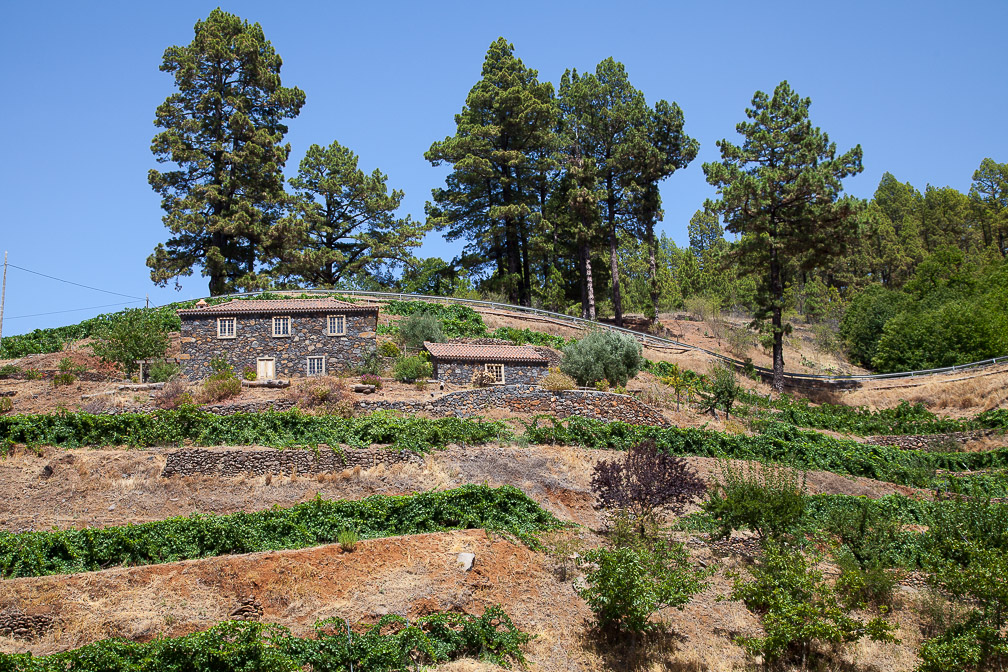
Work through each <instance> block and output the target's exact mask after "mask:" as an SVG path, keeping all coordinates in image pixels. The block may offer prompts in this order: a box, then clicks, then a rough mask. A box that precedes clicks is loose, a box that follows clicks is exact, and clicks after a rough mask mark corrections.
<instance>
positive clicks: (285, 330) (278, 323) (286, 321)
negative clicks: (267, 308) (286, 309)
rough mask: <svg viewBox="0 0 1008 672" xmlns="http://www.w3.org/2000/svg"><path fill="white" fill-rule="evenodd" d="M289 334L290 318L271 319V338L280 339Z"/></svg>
mask: <svg viewBox="0 0 1008 672" xmlns="http://www.w3.org/2000/svg"><path fill="white" fill-rule="evenodd" d="M290 333H291V318H289V317H274V318H273V336H274V337H278V338H279V337H282V336H290Z"/></svg>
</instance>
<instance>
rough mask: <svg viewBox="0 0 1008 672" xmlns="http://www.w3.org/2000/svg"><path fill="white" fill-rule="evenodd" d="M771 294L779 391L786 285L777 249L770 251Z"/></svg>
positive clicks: (781, 385) (775, 379)
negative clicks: (782, 307)
mask: <svg viewBox="0 0 1008 672" xmlns="http://www.w3.org/2000/svg"><path fill="white" fill-rule="evenodd" d="M770 294H771V296H772V298H773V302H774V303H773V312H772V318H771V319H772V321H773V322H772V324H773V337H774V341H773V388H774V389H775V390H777V392H778V393H780V392H782V391H783V390H784V324H783V321H782V319H781V304H782V303H783V301H784V286H783V283H782V282H781V268H780V262H779V261H778V260H777V250H776V249H772V250H771V251H770Z"/></svg>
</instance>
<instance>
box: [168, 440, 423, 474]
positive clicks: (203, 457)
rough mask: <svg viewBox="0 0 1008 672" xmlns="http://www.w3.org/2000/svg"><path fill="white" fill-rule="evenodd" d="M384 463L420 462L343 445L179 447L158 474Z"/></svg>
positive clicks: (405, 454) (404, 454) (313, 470)
mask: <svg viewBox="0 0 1008 672" xmlns="http://www.w3.org/2000/svg"><path fill="white" fill-rule="evenodd" d="M382 462H384V463H385V464H388V465H391V464H401V463H409V462H418V463H421V462H423V457H421V456H420V455H418V454H416V453H414V452H412V451H409V450H380V449H372V448H346V449H344V450H342V451H340V450H333V449H331V448H329V447H327V446H319V449H318V451H317V452H316V451H314V450H310V449H302V448H292V449H285V450H277V449H275V448H269V449H263V450H228V449H214V450H211V449H207V448H182V449H179V450H175V451H172V452H170V453H168V454H167V461H166V462H165V468H164V471H162V472H161V475H162V476H164V477H168V476H175V475H181V476H188V475H192V474H213V475H217V476H240V475H242V474H250V473H251V474H255V475H257V476H264V475H266V474H290V473H294V472H297V473H299V474H317V473H320V472H336V471H343V470H344V469H352V468H354V467H361V468H362V469H370V468H371V467H374V466H376V465H378V464H379V463H382Z"/></svg>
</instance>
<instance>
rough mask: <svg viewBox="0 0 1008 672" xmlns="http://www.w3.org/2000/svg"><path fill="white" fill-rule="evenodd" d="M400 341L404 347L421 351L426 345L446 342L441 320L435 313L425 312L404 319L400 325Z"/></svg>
mask: <svg viewBox="0 0 1008 672" xmlns="http://www.w3.org/2000/svg"><path fill="white" fill-rule="evenodd" d="M396 326H398V327H399V340H400V341H401V342H402V344H403V346H404V347H407V348H412V349H413V350H419V349H421V348H423V345H424V343H427V342H430V343H441V342H442V341H444V340H445V336H444V329H443V328H442V327H441V320H440V319H438V318H437V317H436V316H435V315H434V314H433V313H431V312H429V311H423V312H422V313H413V314H412V315H410V316H408V317H406V318H404V319H402V320H401V321H400V322H399V324H398V325H396Z"/></svg>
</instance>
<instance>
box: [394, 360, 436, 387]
mask: <svg viewBox="0 0 1008 672" xmlns="http://www.w3.org/2000/svg"><path fill="white" fill-rule="evenodd" d="M432 370H433V369H432V368H431V363H430V362H428V361H427V360H426V359H424V358H423V357H419V356H416V357H400V358H399V359H397V360H396V363H395V368H394V369H393V371H392V374H393V376H395V379H396V380H398V381H399V382H401V383H412V382H414V381H416V380H419V379H421V378H429V377H430V375H431V371H432Z"/></svg>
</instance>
